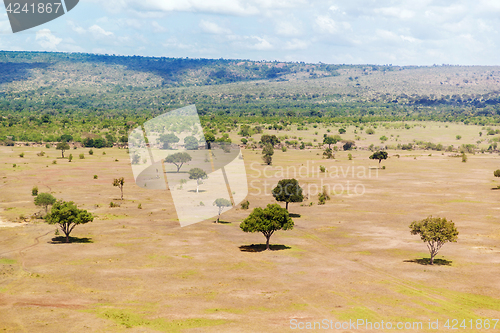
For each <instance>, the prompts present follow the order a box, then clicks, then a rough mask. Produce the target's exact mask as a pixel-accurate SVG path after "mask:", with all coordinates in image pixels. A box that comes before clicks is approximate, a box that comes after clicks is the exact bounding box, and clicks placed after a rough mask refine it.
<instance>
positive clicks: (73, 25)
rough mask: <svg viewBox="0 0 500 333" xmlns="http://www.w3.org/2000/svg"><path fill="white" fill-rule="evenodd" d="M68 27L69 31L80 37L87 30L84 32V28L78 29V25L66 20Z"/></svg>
mask: <svg viewBox="0 0 500 333" xmlns="http://www.w3.org/2000/svg"><path fill="white" fill-rule="evenodd" d="M68 25H69V26H70V27H71V29H72V30H73V31H74V32H76V33H78V34H80V35H82V34H84V33H86V32H87V30H85V29H84V28H82V27H80V26H79V25H77V24H76V23H75V22H73V21H71V20H68Z"/></svg>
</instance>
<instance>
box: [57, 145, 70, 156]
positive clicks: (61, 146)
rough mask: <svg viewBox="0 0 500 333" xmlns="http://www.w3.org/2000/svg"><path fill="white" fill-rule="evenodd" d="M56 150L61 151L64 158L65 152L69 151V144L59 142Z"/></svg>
mask: <svg viewBox="0 0 500 333" xmlns="http://www.w3.org/2000/svg"><path fill="white" fill-rule="evenodd" d="M56 149H57V150H60V151H61V156H62V158H64V151H65V150H68V149H69V144H68V143H67V142H59V143H58V144H57V145H56Z"/></svg>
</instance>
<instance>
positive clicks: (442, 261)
mask: <svg viewBox="0 0 500 333" xmlns="http://www.w3.org/2000/svg"><path fill="white" fill-rule="evenodd" d="M404 262H413V263H416V264H420V265H430V264H431V258H420V259H412V260H405V261H404ZM452 262H453V261H451V260H446V259H434V265H436V266H451V263H452Z"/></svg>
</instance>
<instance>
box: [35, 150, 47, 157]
mask: <svg viewBox="0 0 500 333" xmlns="http://www.w3.org/2000/svg"><path fill="white" fill-rule="evenodd" d="M36 155H37V156H45V152H44V151H41V152H39V153H37V154H36Z"/></svg>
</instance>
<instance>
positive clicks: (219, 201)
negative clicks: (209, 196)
mask: <svg viewBox="0 0 500 333" xmlns="http://www.w3.org/2000/svg"><path fill="white" fill-rule="evenodd" d="M214 206H217V207H218V208H219V215H218V216H217V221H216V222H215V223H219V219H220V214H221V213H222V210H223V209H224V208H225V207H231V206H233V205H232V204H231V201H229V200H227V199H224V198H218V199H215V201H214Z"/></svg>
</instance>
